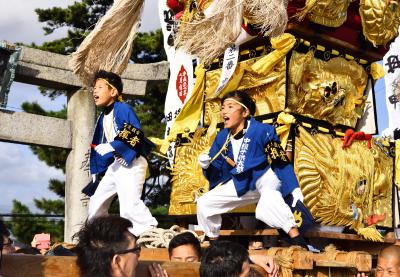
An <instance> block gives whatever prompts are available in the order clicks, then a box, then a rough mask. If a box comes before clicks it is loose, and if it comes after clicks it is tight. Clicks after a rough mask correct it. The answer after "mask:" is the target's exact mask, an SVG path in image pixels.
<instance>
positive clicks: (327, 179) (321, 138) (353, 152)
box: [295, 127, 393, 240]
mask: <svg viewBox="0 0 400 277" xmlns="http://www.w3.org/2000/svg"><path fill="white" fill-rule="evenodd" d="M342 143H343V142H342V140H341V139H340V138H333V137H332V136H331V135H328V134H316V135H311V134H310V133H309V132H308V131H306V129H304V128H302V127H299V129H298V136H297V137H296V139H295V172H296V176H297V178H298V180H299V184H300V187H301V190H302V192H303V194H304V203H305V204H306V206H307V207H308V208H309V209H310V211H311V213H312V215H313V216H314V218H315V219H316V220H317V221H318V222H321V223H322V224H324V225H334V226H349V227H350V228H351V229H354V230H356V231H357V232H358V233H359V234H360V235H362V236H364V237H365V238H367V239H371V240H381V239H382V238H381V236H380V235H379V233H378V232H377V231H376V229H375V225H379V226H383V227H392V176H393V158H392V157H390V155H389V156H387V151H386V150H384V149H383V148H381V146H379V145H378V144H377V143H374V142H373V143H372V149H368V147H367V142H366V141H362V142H360V141H355V142H353V143H352V145H351V146H350V147H348V148H345V149H343V148H342Z"/></svg>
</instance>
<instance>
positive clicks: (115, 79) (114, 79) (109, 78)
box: [93, 70, 124, 94]
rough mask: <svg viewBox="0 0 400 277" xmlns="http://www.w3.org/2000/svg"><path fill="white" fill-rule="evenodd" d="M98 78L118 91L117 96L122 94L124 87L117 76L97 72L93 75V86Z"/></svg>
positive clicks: (110, 73) (111, 73)
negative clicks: (104, 80)
mask: <svg viewBox="0 0 400 277" xmlns="http://www.w3.org/2000/svg"><path fill="white" fill-rule="evenodd" d="M99 78H102V79H106V80H107V81H108V82H109V83H110V84H111V85H113V86H114V87H115V88H116V89H117V90H118V94H122V90H123V88H124V85H123V83H122V79H121V77H120V76H119V75H117V74H115V73H113V72H109V71H105V70H99V71H97V72H96V74H95V75H94V80H93V84H94V83H96V80H97V79H99Z"/></svg>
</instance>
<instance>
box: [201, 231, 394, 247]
mask: <svg viewBox="0 0 400 277" xmlns="http://www.w3.org/2000/svg"><path fill="white" fill-rule="evenodd" d="M196 233H197V234H198V235H203V234H204V233H203V232H202V231H196ZM220 236H279V233H278V231H277V230H276V229H263V230H262V229H260V230H257V229H254V230H251V229H246V230H244V229H242V230H220ZM304 236H305V237H307V238H326V239H332V240H349V241H365V242H368V240H366V239H364V238H363V237H361V236H359V235H356V234H344V233H336V232H322V231H307V232H306V233H305V235H304ZM397 241H398V240H396V238H395V236H394V233H393V232H388V233H387V234H386V235H385V236H384V241H383V243H388V244H394V243H396V242H397Z"/></svg>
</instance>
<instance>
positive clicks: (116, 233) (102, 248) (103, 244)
mask: <svg viewBox="0 0 400 277" xmlns="http://www.w3.org/2000/svg"><path fill="white" fill-rule="evenodd" d="M130 227H132V223H131V222H130V221H129V220H127V219H126V218H123V217H119V216H115V215H109V216H100V217H96V218H94V219H93V220H91V221H89V222H86V223H85V225H84V226H83V227H82V229H81V230H80V231H79V232H78V233H76V234H75V235H74V237H77V238H78V244H77V245H76V247H75V253H76V254H77V256H78V258H77V261H76V263H77V265H78V266H79V269H80V272H81V276H82V277H89V276H90V277H92V276H96V277H109V276H110V275H111V262H112V259H113V257H114V255H115V254H116V253H117V252H119V251H123V250H126V249H127V248H128V246H129V242H130V240H129V238H128V236H129V232H128V228H130Z"/></svg>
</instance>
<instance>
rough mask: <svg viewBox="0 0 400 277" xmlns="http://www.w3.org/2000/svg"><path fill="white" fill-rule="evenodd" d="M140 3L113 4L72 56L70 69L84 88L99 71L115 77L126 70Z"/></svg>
mask: <svg viewBox="0 0 400 277" xmlns="http://www.w3.org/2000/svg"><path fill="white" fill-rule="evenodd" d="M143 3H144V0H116V1H115V2H114V4H113V6H112V7H111V8H110V10H108V11H107V13H106V14H105V15H104V16H103V17H102V18H101V19H100V21H99V22H98V23H97V25H96V27H95V28H94V29H93V31H92V32H91V33H90V34H89V35H88V36H87V37H86V38H85V40H84V41H83V42H82V43H81V45H80V46H79V48H78V50H77V51H76V52H74V53H73V54H72V57H71V60H70V62H69V65H70V67H71V69H72V70H73V72H74V73H75V74H76V75H77V76H78V78H79V79H80V80H81V81H82V83H83V84H85V85H86V86H90V85H91V84H92V81H93V76H94V74H95V73H96V72H97V71H98V70H100V69H103V70H107V71H111V72H115V73H116V74H121V73H122V72H123V71H124V70H125V68H126V66H127V65H128V61H129V58H130V56H131V53H132V45H133V40H134V38H135V36H136V33H137V29H138V28H139V26H140V15H141V13H142V9H143ZM105 49H106V51H105Z"/></svg>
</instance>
